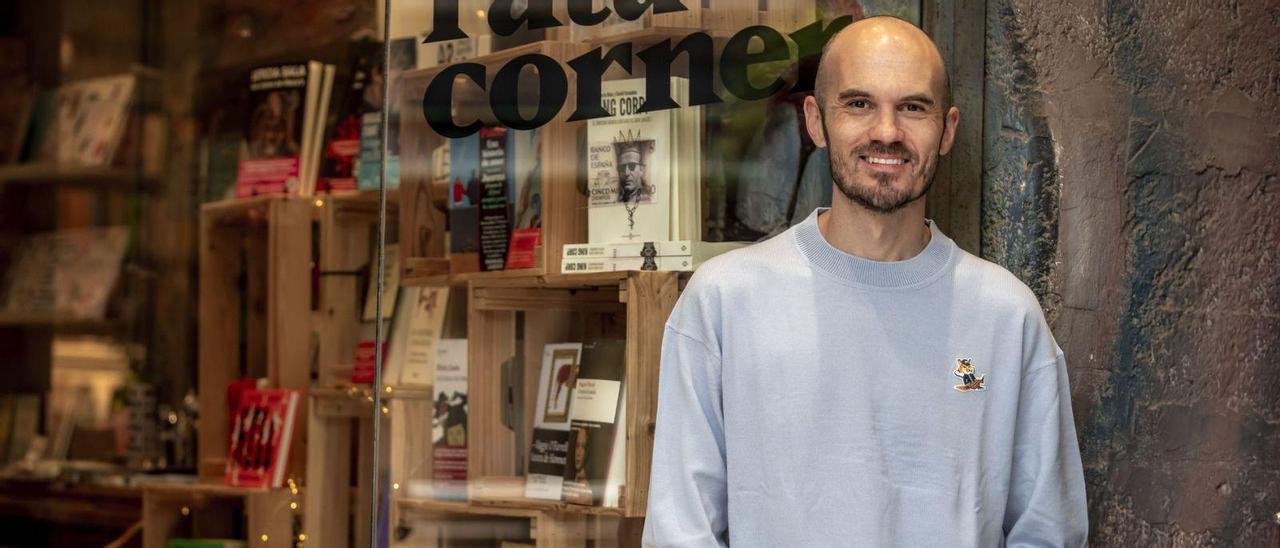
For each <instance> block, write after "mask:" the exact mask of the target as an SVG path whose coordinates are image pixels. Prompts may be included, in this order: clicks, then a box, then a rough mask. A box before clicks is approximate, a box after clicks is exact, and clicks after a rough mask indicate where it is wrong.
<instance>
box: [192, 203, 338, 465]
mask: <svg viewBox="0 0 1280 548" xmlns="http://www.w3.org/2000/svg"><path fill="white" fill-rule="evenodd" d="M313 210H314V205H313V204H312V202H311V200H309V199H300V198H284V197H270V198H253V199H248V200H240V201H226V202H217V203H211V204H205V205H204V206H202V207H201V209H200V244H199V245H200V295H199V312H200V322H199V350H198V367H197V378H198V382H199V386H200V391H201V395H202V396H203V397H202V398H201V409H200V411H201V420H200V428H199V437H198V439H197V455H198V467H199V473H200V476H201V477H202V478H206V479H208V480H216V481H221V479H222V477H223V473H224V471H225V468H226V453H227V440H228V439H229V435H228V429H229V426H228V423H229V416H230V413H231V411H230V410H228V409H227V399H226V389H227V386H228V385H229V384H230V383H231V382H232V381H234V380H237V379H241V378H266V379H267V380H268V385H269V386H271V387H274V388H291V389H296V390H300V391H302V392H303V393H304V394H305V393H306V390H307V388H308V387H309V386H310V384H311V379H310V377H311V373H310V360H309V354H310V352H309V351H310V339H311V322H310V321H309V320H310V315H309V311H310V308H311V284H310V283H308V281H309V280H310V279H311V274H312V271H311V264H310V262H311V237H312V236H311V234H312V231H311V228H312V220H313V216H314V212H313ZM242 278H243V280H244V283H243V286H242V285H241V279H242ZM242 307H243V311H244V312H243V316H244V326H243V331H242V327H241V317H242ZM242 338H243V339H244V340H242ZM240 349H243V352H241V351H240ZM242 354H243V355H242ZM299 416H306V401H305V398H304V400H303V402H302V404H301V405H300V407H299ZM305 447H306V429H305V428H298V429H297V430H296V431H295V434H294V439H293V446H292V448H291V450H290V459H289V472H290V473H291V474H294V475H296V476H298V477H301V475H302V473H303V466H304V460H303V457H304V455H305V454H306V451H305Z"/></svg>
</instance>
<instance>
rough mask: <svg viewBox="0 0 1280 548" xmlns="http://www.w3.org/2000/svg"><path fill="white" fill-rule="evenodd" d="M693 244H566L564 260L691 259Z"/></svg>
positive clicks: (674, 241) (664, 242)
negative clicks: (646, 257)
mask: <svg viewBox="0 0 1280 548" xmlns="http://www.w3.org/2000/svg"><path fill="white" fill-rule="evenodd" d="M692 255H693V242H691V241H689V240H673V241H662V242H622V243H613V244H565V246H564V259H565V260H569V259H617V258H632V257H645V256H653V257H689V256H692Z"/></svg>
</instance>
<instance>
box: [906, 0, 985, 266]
mask: <svg viewBox="0 0 1280 548" xmlns="http://www.w3.org/2000/svg"><path fill="white" fill-rule="evenodd" d="M922 16H923V23H924V25H923V26H924V29H925V30H926V32H928V33H929V35H930V36H931V37H932V38H933V40H934V42H935V43H936V44H937V45H938V50H939V51H940V52H941V53H942V58H943V60H944V62H945V63H946V64H947V67H948V68H949V70H950V76H951V86H952V100H953V102H954V104H955V106H956V107H957V108H959V109H960V124H959V126H957V129H956V138H955V145H954V146H953V147H952V150H951V153H950V154H948V155H947V156H944V157H942V158H941V159H940V160H939V162H938V169H937V172H936V175H935V177H934V183H933V188H932V190H930V192H929V196H928V198H927V199H926V200H927V201H926V209H927V215H928V216H929V218H931V219H933V220H934V221H936V222H937V223H938V227H939V228H941V229H942V230H943V231H944V232H946V233H947V235H948V236H950V237H951V239H953V240H955V242H956V244H957V245H959V246H960V247H961V248H963V249H965V250H967V251H969V252H971V253H975V254H978V253H979V251H980V250H979V246H980V244H981V223H982V219H981V206H982V204H981V199H982V128H983V116H984V115H983V100H984V97H983V96H984V86H985V74H984V70H985V66H984V62H985V55H975V54H974V52H982V51H985V50H984V48H985V46H986V36H985V33H986V26H985V21H986V14H985V3H983V2H979V1H976V0H960V1H958V2H951V1H942V0H930V1H926V2H924V3H923V13H922Z"/></svg>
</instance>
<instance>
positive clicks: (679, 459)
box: [643, 326, 729, 547]
mask: <svg viewBox="0 0 1280 548" xmlns="http://www.w3.org/2000/svg"><path fill="white" fill-rule="evenodd" d="M650 473H651V476H650V479H649V507H648V510H647V512H646V517H645V524H644V541H643V544H644V546H646V547H666V546H680V547H707V546H727V545H728V525H729V524H728V513H727V510H728V508H727V506H728V499H727V488H726V483H725V482H726V476H725V442H724V414H723V411H722V407H721V388H720V358H719V355H718V354H716V353H714V352H713V350H712V349H711V348H710V347H708V346H707V345H706V344H704V343H703V342H702V341H701V340H699V339H696V338H694V337H691V336H688V335H685V334H683V333H680V332H678V331H676V330H675V329H673V328H671V327H670V326H667V328H666V331H665V333H664V334H663V338H662V359H661V367H660V371H659V375H658V411H657V425H656V426H655V432H654V443H653V466H652V468H651V472H650Z"/></svg>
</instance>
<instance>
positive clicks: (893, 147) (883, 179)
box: [822, 117, 945, 215]
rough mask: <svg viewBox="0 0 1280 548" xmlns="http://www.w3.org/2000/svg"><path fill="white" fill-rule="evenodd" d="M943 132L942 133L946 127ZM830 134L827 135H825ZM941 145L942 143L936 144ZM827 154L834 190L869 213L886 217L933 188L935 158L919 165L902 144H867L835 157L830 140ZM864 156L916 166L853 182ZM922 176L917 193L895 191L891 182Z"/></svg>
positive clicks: (918, 160)
mask: <svg viewBox="0 0 1280 548" xmlns="http://www.w3.org/2000/svg"><path fill="white" fill-rule="evenodd" d="M822 126H823V127H822V130H823V132H824V133H825V132H826V119H825V117H824V119H823V121H822ZM943 132H944V133H945V126H944V130H943ZM828 135H829V134H828ZM939 144H941V143H939ZM827 146H828V149H827V152H828V156H829V157H830V158H829V159H830V162H828V168H829V169H830V171H831V180H832V181H834V182H835V184H836V188H838V189H840V193H841V194H844V195H845V197H846V198H848V199H850V200H852V201H853V202H854V203H856V204H858V205H860V206H862V207H864V208H866V209H867V210H869V211H872V212H874V213H880V214H885V215H887V214H889V213H893V212H895V211H898V210H899V209H902V208H904V207H906V206H907V205H909V204H911V203H912V202H915V201H916V200H919V199H920V198H923V197H924V196H925V194H928V193H929V189H930V188H933V175H934V170H935V166H936V165H937V156H934V157H933V159H931V160H930V161H928V162H927V163H921V162H920V158H918V157H917V156H916V155H915V154H912V153H911V151H910V150H908V149H907V147H906V146H904V145H903V144H901V143H894V144H890V145H882V144H876V143H869V144H866V145H862V146H860V147H857V148H855V149H853V150H852V151H850V153H849V154H847V155H846V154H836V153H835V151H834V150H832V149H831V148H830V146H831V141H830V140H828V141H827ZM867 154H883V155H893V156H897V157H900V158H906V159H907V160H908V165H911V166H913V167H915V168H916V169H914V170H912V172H911V173H906V174H902V175H895V174H889V173H871V180H872V183H871V184H858V183H856V182H855V179H856V178H857V175H858V174H857V168H856V166H857V164H858V160H859V159H860V157H862V156H864V155H867ZM920 176H923V178H924V186H923V187H922V188H920V190H919V191H917V192H912V190H911V188H910V187H908V188H905V189H896V188H894V187H893V182H894V180H895V179H897V178H898V177H908V178H915V177H920Z"/></svg>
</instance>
